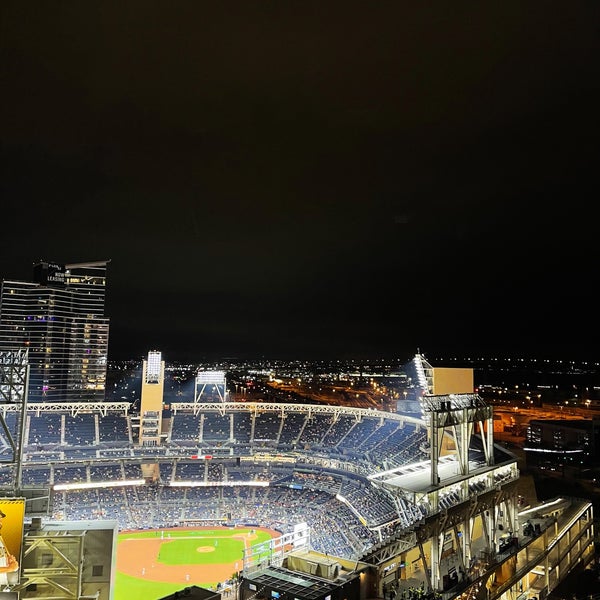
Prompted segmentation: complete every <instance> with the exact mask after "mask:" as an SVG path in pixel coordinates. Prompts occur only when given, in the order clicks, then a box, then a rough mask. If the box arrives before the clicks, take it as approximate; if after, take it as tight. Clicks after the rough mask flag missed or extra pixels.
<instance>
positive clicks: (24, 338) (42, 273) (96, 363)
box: [0, 261, 109, 402]
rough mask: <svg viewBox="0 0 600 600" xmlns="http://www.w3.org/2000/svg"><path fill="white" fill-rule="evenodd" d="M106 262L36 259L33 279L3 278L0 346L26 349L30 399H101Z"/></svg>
mask: <svg viewBox="0 0 600 600" xmlns="http://www.w3.org/2000/svg"><path fill="white" fill-rule="evenodd" d="M106 267H107V261H101V262H89V263H78V264H66V265H59V264H56V263H49V262H39V263H36V264H35V265H34V276H33V281H32V282H23V281H8V280H4V281H2V287H1V290H0V350H19V349H27V350H28V352H29V365H30V374H29V395H28V401H29V402H65V401H66V402H81V401H102V400H104V392H105V384H106V366H107V355H108V333H109V319H108V318H107V317H105V315H104V304H105V290H106Z"/></svg>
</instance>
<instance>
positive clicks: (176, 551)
mask: <svg viewBox="0 0 600 600" xmlns="http://www.w3.org/2000/svg"><path fill="white" fill-rule="evenodd" d="M252 531H254V533H255V534H256V536H257V537H256V538H255V539H253V540H252V542H251V544H252V545H253V546H255V545H256V544H260V543H263V542H268V540H270V539H271V535H270V534H269V533H267V532H265V531H262V530H261V529H253V528H240V529H179V530H165V531H160V530H158V531H138V532H131V533H120V534H119V536H118V540H117V562H118V558H119V553H120V552H128V553H131V552H134V551H135V546H134V545H132V544H125V545H123V542H124V541H125V540H136V539H155V540H161V539H162V540H163V542H168V543H163V544H162V545H161V546H160V552H159V555H158V558H157V562H158V563H160V564H161V565H174V566H181V565H190V567H193V566H194V565H211V564H212V565H217V564H222V563H232V562H238V563H239V565H240V569H241V565H242V557H243V550H244V540H243V539H233V536H247V535H248V534H250V533H251V532H252ZM200 546H202V547H204V546H206V547H209V546H210V547H212V548H214V550H213V551H210V552H198V550H197V549H198V547H200ZM265 556H266V555H265ZM149 560H150V557H149V556H147V555H143V554H142V555H140V556H139V571H140V576H139V577H132V576H131V575H127V574H125V573H121V572H119V571H118V570H117V573H116V578H115V590H114V592H115V593H114V600H137V599H138V598H140V599H141V598H161V597H162V596H167V595H169V594H172V593H173V592H175V591H177V590H181V589H183V588H184V587H186V586H189V585H198V586H201V587H210V586H216V585H217V583H221V581H217V580H210V581H197V580H193V579H190V580H189V581H186V582H183V583H182V582H181V581H178V582H172V581H155V580H150V579H148V578H146V577H144V576H142V574H141V572H142V568H143V567H144V565H148V563H149ZM136 562H137V560H136ZM231 575H233V572H232V573H231V574H230V575H229V576H231Z"/></svg>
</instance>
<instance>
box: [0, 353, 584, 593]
mask: <svg viewBox="0 0 600 600" xmlns="http://www.w3.org/2000/svg"><path fill="white" fill-rule="evenodd" d="M2 356H3V360H2V365H1V369H2V373H1V374H2V403H1V404H0V420H1V422H0V425H1V431H2V434H1V435H0V443H1V448H0V456H2V458H3V462H2V463H1V465H0V487H1V488H2V494H1V496H2V497H3V498H4V500H2V501H0V509H2V510H3V512H4V513H7V511H8V510H9V509H10V510H12V505H17V506H18V507H20V510H22V515H21V517H20V519H22V522H20V523H18V524H17V523H13V526H12V527H13V528H12V537H9V536H8V535H7V533H6V532H5V529H8V525H10V524H9V523H6V524H5V528H4V529H3V537H4V538H5V539H6V540H10V544H12V547H9V552H10V553H11V554H12V555H14V556H15V557H17V559H18V564H19V568H18V573H16V577H14V576H13V578H12V581H11V580H10V578H8V577H7V581H6V583H5V584H4V588H3V590H2V591H0V598H2V597H3V595H5V597H6V598H7V600H8V598H47V599H58V598H78V599H81V600H87V599H91V598H95V599H98V600H109V599H115V600H125V599H127V600H131V599H132V598H149V599H157V600H158V599H163V598H175V597H190V598H192V597H202V598H212V597H221V596H222V597H224V598H235V599H236V600H237V599H238V598H239V599H240V600H267V599H276V600H277V599H280V598H281V599H283V600H347V599H356V600H369V599H375V598H381V599H385V600H388V599H392V598H396V597H397V596H402V598H404V599H405V600H416V599H424V600H430V599H440V600H454V599H455V598H457V599H461V600H471V599H473V600H475V599H477V600H497V599H502V600H527V599H535V600H537V599H539V600H542V599H543V598H545V597H546V596H547V595H548V594H549V593H550V592H551V591H552V590H553V589H555V588H556V587H557V585H558V584H559V583H560V582H561V581H562V580H564V578H565V577H566V576H567V575H568V574H569V573H570V572H572V571H573V570H574V569H575V568H578V567H581V566H582V565H583V566H585V565H587V564H588V563H590V562H591V561H592V559H593V552H594V548H593V539H594V531H593V514H592V506H591V504H590V503H589V502H587V501H585V500H579V499H576V498H555V499H553V500H552V501H546V502H544V503H541V504H537V503H536V504H535V505H533V506H532V505H523V503H522V500H521V498H520V495H519V469H518V466H517V459H516V457H515V456H514V455H512V454H511V453H510V452H509V451H507V450H506V448H504V447H503V446H500V445H497V444H495V443H494V439H493V414H492V409H491V407H489V406H487V405H486V403H485V402H484V401H483V400H482V399H481V397H479V396H478V395H477V394H476V393H473V391H472V390H473V386H472V379H471V380H470V381H469V377H468V374H467V378H466V381H465V374H464V373H460V374H459V375H460V376H454V377H453V376H452V374H451V373H449V370H448V369H444V370H436V369H435V368H434V367H432V366H431V365H430V364H429V363H428V362H427V361H426V360H425V359H424V357H422V356H420V355H417V356H415V358H414V359H413V360H412V361H411V362H410V363H409V364H408V365H407V366H406V368H407V373H408V377H407V379H406V381H408V386H407V388H406V393H405V394H404V400H403V401H402V402H399V403H398V406H397V410H394V411H384V410H379V409H376V408H356V407H351V406H339V405H328V404H322V403H284V402H239V401H235V402H232V401H230V398H229V396H228V391H227V390H228V384H227V377H228V375H227V373H226V372H221V371H214V372H213V371H202V372H198V374H197V375H196V378H195V387H194V390H193V393H192V394H190V396H189V397H187V398H186V397H182V398H181V402H174V403H171V404H169V405H166V404H165V402H164V395H163V390H164V380H165V364H164V361H162V358H161V355H160V353H159V352H151V353H149V355H148V358H147V360H144V361H142V365H141V373H142V377H141V399H140V403H139V405H138V406H137V408H136V409H135V410H134V409H133V407H132V404H131V403H130V402H85V403H77V402H60V403H59V402H56V403H45V402H41V403H35V404H27V402H25V401H24V398H25V397H26V382H27V368H26V356H25V355H24V354H23V353H20V352H14V353H9V352H7V353H4V354H3V355H2ZM471 378H472V374H471ZM415 407H416V409H415ZM408 408H410V410H406V409H408ZM5 505H7V506H8V508H7V510H4V508H3V507H4V506H5ZM10 514H12V513H10ZM10 514H9V515H8V516H10ZM7 519H8V517H7ZM14 520H15V521H18V520H19V519H14ZM17 525H18V526H17ZM1 576H2V572H1V564H0V577H1ZM194 594H198V595H197V596H196V595H194Z"/></svg>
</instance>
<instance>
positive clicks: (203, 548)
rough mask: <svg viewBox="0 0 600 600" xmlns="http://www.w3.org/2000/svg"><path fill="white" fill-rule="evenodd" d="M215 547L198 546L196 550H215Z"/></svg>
mask: <svg viewBox="0 0 600 600" xmlns="http://www.w3.org/2000/svg"><path fill="white" fill-rule="evenodd" d="M214 551H215V549H214V547H213V546H198V547H197V548H196V552H214Z"/></svg>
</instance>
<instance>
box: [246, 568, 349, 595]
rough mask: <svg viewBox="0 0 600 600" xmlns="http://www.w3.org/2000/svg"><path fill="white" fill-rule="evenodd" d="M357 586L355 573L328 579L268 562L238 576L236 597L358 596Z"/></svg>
mask: <svg viewBox="0 0 600 600" xmlns="http://www.w3.org/2000/svg"><path fill="white" fill-rule="evenodd" d="M360 587H361V584H360V576H359V575H358V574H357V573H353V574H349V575H346V576H344V577H340V578H338V579H337V580H335V581H331V580H328V579H325V578H322V577H317V576H315V575H310V574H308V573H299V572H297V571H290V570H288V569H284V568H283V567H275V566H270V567H268V568H266V569H263V570H259V571H254V572H253V573H250V574H249V575H246V576H244V577H243V578H242V579H241V581H240V588H239V600H344V599H346V598H360V597H361V591H360Z"/></svg>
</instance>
